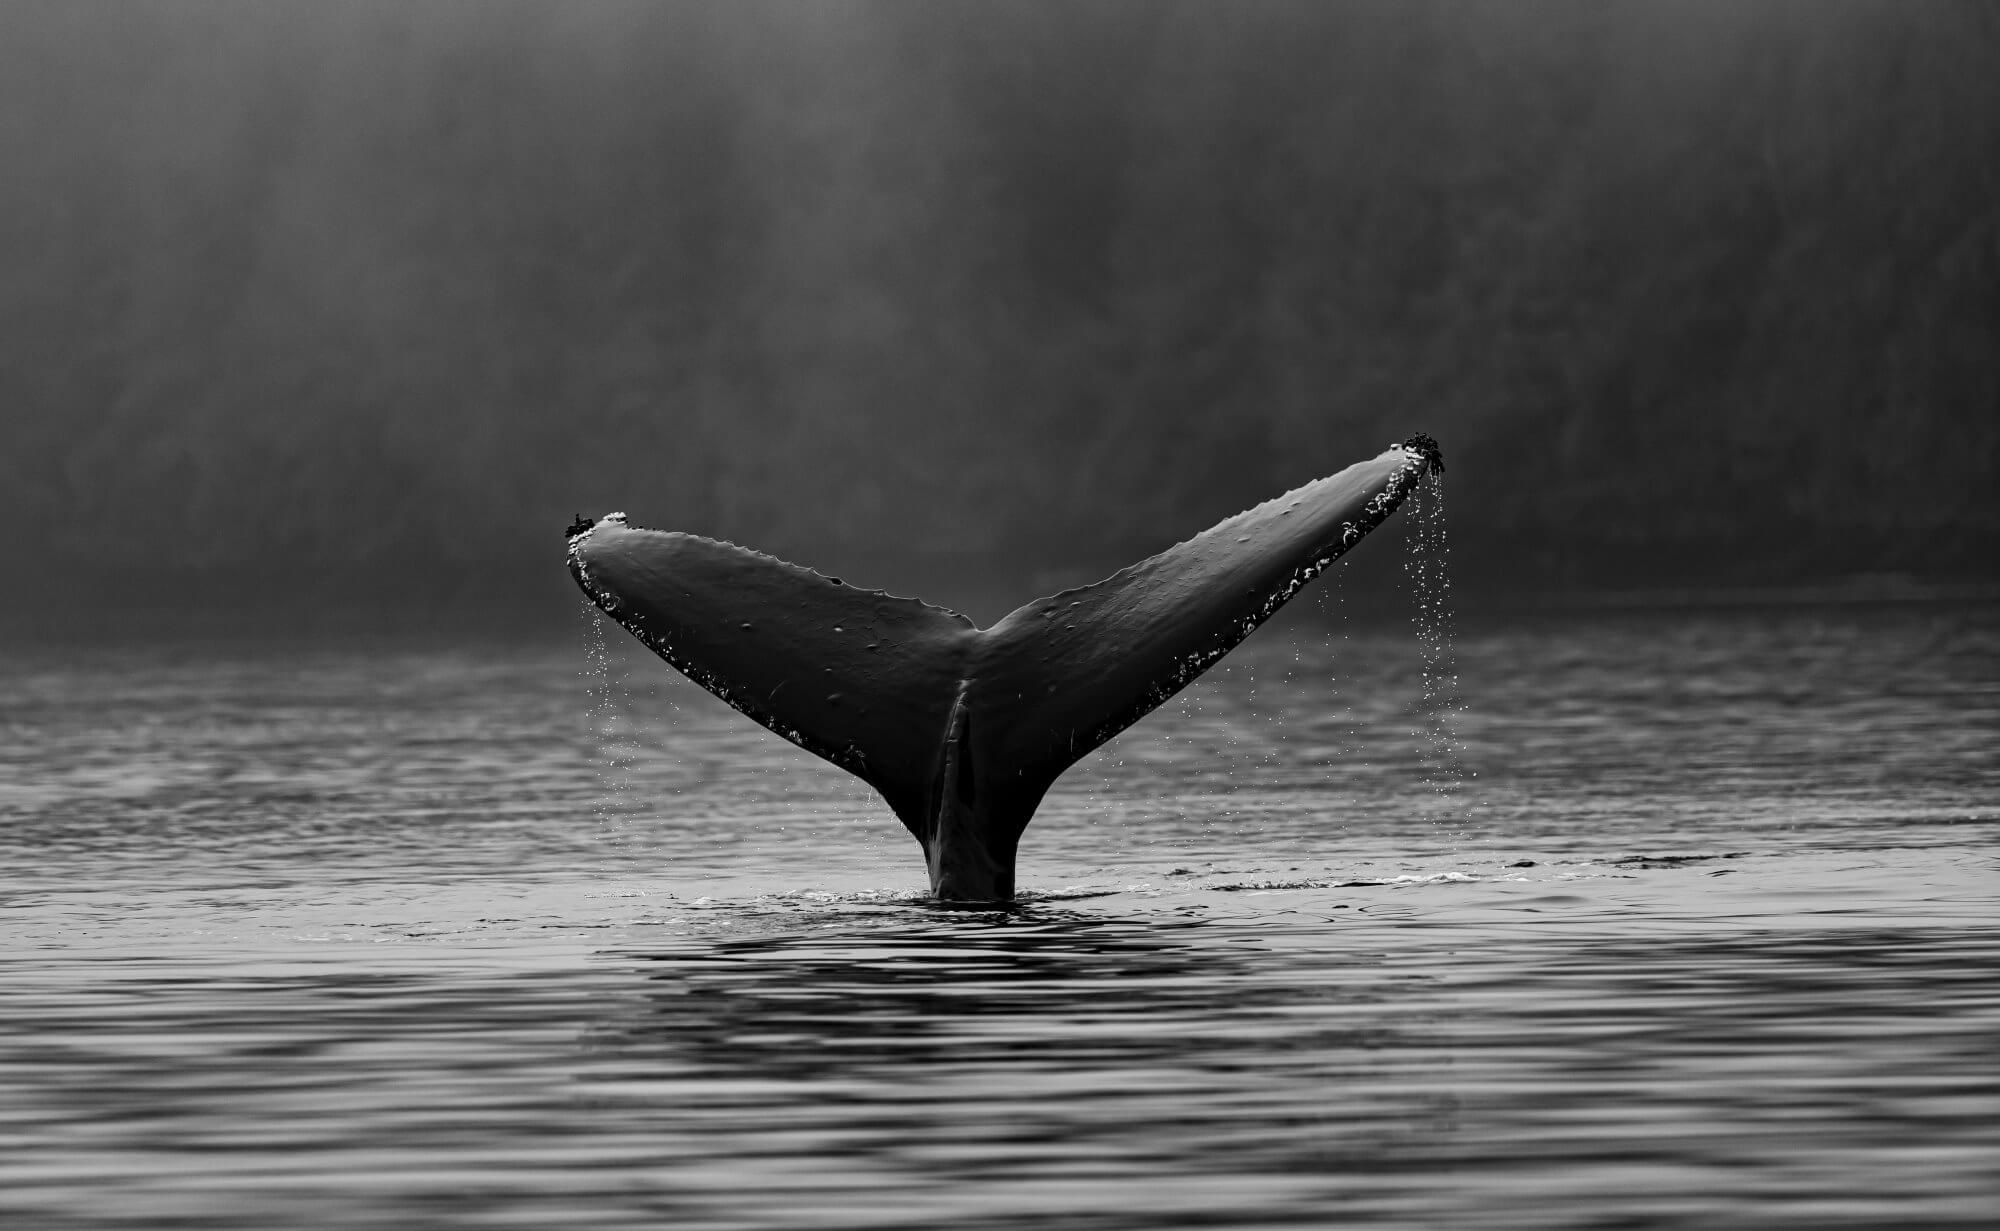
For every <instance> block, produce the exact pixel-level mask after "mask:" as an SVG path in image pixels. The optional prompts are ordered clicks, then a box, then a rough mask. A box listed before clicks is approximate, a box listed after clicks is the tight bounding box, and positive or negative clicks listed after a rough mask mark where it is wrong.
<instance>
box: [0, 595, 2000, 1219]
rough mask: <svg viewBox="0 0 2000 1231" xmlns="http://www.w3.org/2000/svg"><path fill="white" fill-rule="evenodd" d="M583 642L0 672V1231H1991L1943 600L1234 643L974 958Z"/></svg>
mask: <svg viewBox="0 0 2000 1231" xmlns="http://www.w3.org/2000/svg"><path fill="white" fill-rule="evenodd" d="M606 644H607V646H608V648H607V650H606V651H605V652H604V653H603V654H602V655H601V656H600V657H599V658H598V659H597V660H595V661H596V664H597V666H596V668H593V666H592V662H593V660H592V659H590V658H588V657H586V655H585V653H584V652H583V650H582V649H580V648H578V647H577V646H574V645H573V646H569V647H564V648H561V649H559V650H556V651H549V650H545V649H544V650H521V649H513V648H504V647H503V648H492V647H487V648H479V649H467V650H458V651H453V652H390V651H386V650H377V651H373V652H367V653H350V652H336V651H331V650H323V651H316V652H309V653H303V654H289V655H287V654H279V653H276V652H272V653H249V652H238V653H231V654H217V653H200V652H193V651H188V652H181V653H178V654H174V653H165V652H157V651H156V652H153V653H149V654H140V653H136V652H133V653H123V654H104V653H93V654H90V655H77V656H70V657H57V656H53V655H47V656H21V655H16V656H14V657H13V658H11V659H8V660H6V661H5V663H4V665H0V721H4V723H5V725H6V735H7V739H6V740H5V743H4V750H0V757H4V760H5V773H4V777H0V860H4V866H5V868H6V877H5V882H4V897H0V905H3V906H4V914H0V928H4V931H0V943H4V955H0V1225H4V1226H6V1227H9V1228H70V1227H120V1226H177V1227H201V1228H316V1227H384V1228H423V1227H503V1226H522V1227H537V1228H543V1227H564V1228H571V1227H575V1228H592V1227H606V1226H620V1227H625V1226H658V1227H674V1228H739V1227H743V1228H747V1227H770V1228H801V1227H905V1226H907V1227H934V1226H944V1225H949V1226H953V1227H959V1228H990V1227H1031V1226H1032V1227H1065V1228H1070V1227H1083V1228H1133V1229H1135V1231H1136V1229H1140V1228H1165V1227H1225V1226H1226V1227H1294V1226H1296V1227H1318V1226H1330V1225H1342V1226H1371V1225H1382V1226H1407V1227H1446V1226H1493V1227H1523V1228H1543V1227H1581V1226H1591V1227H1602V1226H1629V1227H1642V1226H1689V1227H1717V1226H1736V1227H1774V1226H1776V1227H1801V1228H1805V1227H1811V1228H1822V1227H1848V1226H1854V1227H1862V1226H1869V1227H1874V1226H1889V1225H1905V1226H1968V1227H1970V1226H1987V1225H1991V1223H1992V1220H1993V1218H1994V1216H1995V1214H1996V1211H2000V973H1996V972H2000V910H1996V890H2000V843H1996V838H2000V754H1996V739H1995V737H1996V734H1997V733H2000V617H1996V613H1995V612H1993V611H1992V610H1990V609H1970V610H1968V609H1953V610H1944V609H1928V608H1926V609H1902V610H1893V611H1872V612H1871V611H1817V612H1798V611H1793V612H1786V613H1777V614H1769V613H1744V614H1736V615H1726V616H1680V617H1671V618H1670V617H1665V616H1657V617H1620V618H1607V619H1599V620H1594V621H1582V620H1578V619H1563V620H1556V621H1550V622H1545V623H1542V624H1539V625H1533V626H1521V627H1513V628H1510V629H1506V630H1502V631H1488V632H1481V633H1474V634H1471V635H1465V636H1461V638H1460V639H1459V642H1458V645H1457V663H1456V666H1457V673H1458V684H1459V689H1458V691H1459V694H1460V695H1461V697H1462V710H1460V711H1459V712H1457V713H1456V714H1452V713H1445V714H1443V715H1441V716H1440V715H1438V714H1435V713H1432V714H1427V713H1426V712H1425V709H1426V707H1425V704H1424V702H1423V698H1424V697H1425V696H1426V694H1427V693H1428V694H1429V695H1431V696H1433V697H1438V698H1447V697H1448V696H1449V693H1450V690H1449V689H1448V688H1441V687H1439V680H1438V679H1433V680H1431V681H1430V683H1429V685H1428V686H1427V684H1426V681H1425V679H1424V678H1423V668H1424V666H1425V659H1424V658H1423V656H1422V655H1420V654H1419V653H1418V651H1417V648H1416V646H1415V645H1414V643H1413V642H1412V640H1411V638H1410V636H1409V635H1408V634H1407V633H1367V632H1362V631H1359V630H1355V631H1350V632H1348V633H1346V634H1344V635H1343V634H1341V633H1339V632H1337V631H1336V632H1335V633H1333V634H1330V635H1325V636H1322V635H1318V634H1311V633H1304V632H1297V631H1293V632H1286V631H1283V630H1275V629H1273V630H1266V632H1265V633H1260V634H1259V635H1258V637H1257V638H1253V639H1252V642H1251V643H1250V644H1248V645H1246V647H1245V648H1244V650H1242V651H1240V652H1239V654H1238V655H1236V656H1235V657H1233V658H1232V659H1230V660H1229V662H1230V665H1231V669H1230V670H1228V671H1227V672H1218V673H1217V674H1215V675H1213V676H1211V677H1210V679H1209V680H1208V681H1206V682H1205V683H1204V684H1202V685H1200V686H1198V687H1197V689H1195V690H1193V692H1192V693H1191V694H1189V695H1188V696H1187V697H1186V698H1185V700H1184V701H1183V702H1181V703H1176V704H1174V705H1171V706H1169V708H1168V709H1167V710H1165V711H1163V712H1161V713H1159V714H1156V715H1155V716H1154V717H1153V718H1151V719H1149V720H1148V721H1147V722H1146V723H1145V724H1142V725H1141V726H1140V727H1139V728H1136V729H1134V730H1133V731H1132V732H1130V733H1128V734H1127V735H1126V736H1125V737H1123V738H1121V739H1120V740H1118V741H1116V742H1114V744H1113V745H1111V746H1110V747H1108V748H1107V749H1105V750H1104V751H1103V752H1102V753H1101V754H1100V755H1098V756H1097V757H1095V758H1093V759H1092V760H1091V761H1090V762H1088V763H1086V764H1085V765H1083V766H1080V767H1079V768H1078V770H1077V771H1076V772H1075V773H1074V774H1073V775H1072V776H1071V778H1070V779H1068V780H1066V781H1065V783H1064V784H1063V785H1062V786H1061V787H1060V788H1059V789H1058V792H1057V793H1056V794H1055V795H1054V796H1052V797H1051V799H1050V800H1049V802H1048V804H1047V805H1046V806H1045V808H1044V810H1043V812H1042V814H1041V816H1040V817H1039V819H1038V820H1037V821H1036V823H1035V825H1034V826H1033V828H1031V829H1030V830H1029V833H1028V836H1027V839H1026V842H1025V845H1024V857H1023V861H1022V867H1021V879H1022V883H1023V884H1024V886H1026V888H1027V890H1028V892H1027V894H1026V895H1025V901H1024V902H1023V904H1022V905H1021V906H1020V907H1019V908H1018V909H1017V910H1015V911H1013V912H1011V913H1005V914H1002V913H962V912H948V911H941V910H938V909H934V908H932V907H929V906H927V905H925V904H924V902H923V901H922V900H921V893H920V891H921V889H922V866H921V862H920V860H919V858H918V852H917V848H916V846H915V844H914V843H913V842H911V841H910V840H909V839H908V838H907V837H906V836H905V835H904V834H903V832H902V830H901V829H900V828H899V827H898V826H897V825H896V824H895V823H894V822H893V821H892V820H890V819H888V818H887V817H886V815H884V814H882V813H881V812H880V810H879V809H877V808H876V807H875V806H874V805H873V804H872V802H871V800H870V799H869V797H868V796H867V795H866V793H865V791H863V790H861V789H860V788H858V787H857V786H852V785H850V784H849V783H848V782H847V781H846V780H844V779H843V778H841V777H840V776H839V775H837V774H836V773H835V772H834V771H831V770H826V769H823V768H822V767H820V766H819V765H818V763H817V762H814V761H812V760H811V759H810V758H807V757H805V756H804V755H803V754H800V753H796V752H794V751H793V750H791V749H790V748H789V747H787V746H786V745H783V744H781V743H779V742H778V741H777V740H776V739H775V738H774V737H770V736H768V735H765V734H764V733H762V732H761V731H758V730H757V729H755V728H752V727H749V726H748V725H747V724H745V723H743V722H742V721H741V720H740V719H737V718H736V716H735V715H733V714H730V713H729V712H727V711H725V710H723V709H722V708H721V707H720V706H719V705H718V704H716V703H714V702H712V701H709V700H708V699H707V698H706V697H704V696H702V695H701V694H698V693H692V692H691V691H690V690H689V689H688V688H686V687H685V686H684V685H681V684H680V683H679V682H678V681H677V680H676V679H674V678H673V677H670V676H669V674H668V673H667V671H666V669H665V668H664V667H663V666H661V665H659V664H658V663H656V662H654V661H653V660H652V659H650V657H648V656H645V655H644V652H643V651H641V650H638V649H637V647H632V648H631V650H630V651H629V652H628V650H627V642H626V641H625V640H624V639H623V638H622V635H618V636H614V638H613V639H611V640H609V641H608V642H607V643H606ZM1449 666H1450V664H1449V663H1448V662H1444V663H1443V664H1442V666H1441V667H1440V670H1448V668H1449ZM594 671H599V672H601V673H598V674H595V675H594V674H593V672H594ZM1445 682H1446V683H1448V680H1446V681H1445ZM607 765H609V766H611V767H612V768H611V769H610V770H609V771H608V772H607V770H606V766H607Z"/></svg>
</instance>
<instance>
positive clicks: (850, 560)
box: [0, 0, 2000, 632]
mask: <svg viewBox="0 0 2000 1231" xmlns="http://www.w3.org/2000/svg"><path fill="white" fill-rule="evenodd" d="M1997 425H2000V8H1996V7H1995V6H1993V5H1991V4H1988V3H1984V2H1982V0H1964V2H1962V3H1950V2H1945V0H1932V2H1923V3H1912V2H1908V0H1876V2H1841V0H1797V2H1793V3H1760V4H1740V3H1722V2H1719V0H1718V2H1699V0H1696V2H1682V3H1644V4H1640V3H1598V2H1595V0H1592V2H1583V0H1558V2H1543V0H1510V2H1508V3H1504V4H1503V3H1470V2H1466V3H1411V2H1407V0H1397V2H1394V3H1337V4H1336V3H1325V2H1319V0H1311V2H1305V3H1252V2H1246V0H1229V2H1228V3H1161V2H1154V0H1145V2H1138V0H1134V2H1129V3H1128V2H1108V3H1107V2H1088V0H1086V2H1071V3H1061V4H1057V3H951V2H930V3H812V4H765V3H743V2H731V3H720V2H717V3H696V4H662V3H610V2H593V3H572V4H555V3H520V2H508V0H481V2H478V3H471V2H464V3H453V2H442V0H431V2H428V3H422V4H409V3H404V2H401V0H396V2H390V0H383V2H380V3H373V2H367V3H364V2H356V0H344V2H341V3H306V2H297V3H275V2H271V0H257V2H246V3H215V2H201V0H177V2H172V3H159V2H145V0H120V2H117V3H78V2H66V3H26V2H19V3H6V4H4V5H0V514H4V521H0V524H4V526H5V527H6V531H5V533H4V535H0V551H4V553H5V559H4V561H0V563H4V565H5V568H6V575H7V577H8V578H9V581H8V583H7V585H5V586H4V587H0V622H4V624H5V626H6V627H8V628H11V629H14V630H17V631H29V632H33V631H37V630H39V631H42V632H62V631H74V630H76V629H79V628H92V629H100V628H128V629H139V630H143V629H145V628H147V627H152V626H155V625H157V626H162V627H164V626H167V625H171V624H175V623H176V622H179V623H180V624H182V625H185V624H187V623H189V622H194V623H196V624H199V623H201V622H203V621H209V620H224V619H247V620H250V621H252V622H253V623H254V622H255V621H259V620H269V621H273V622H277V621H284V622H290V623H294V624H296V623H297V622H299V621H307V622H312V621H327V620H333V619H336V618H344V617H345V616H347V615H352V614H353V613H363V614H364V615H367V616H368V617H369V618H374V619H379V620H384V621H387V622H389V623H391V624H394V623H397V622H402V621H409V622H414V623H423V622H425V621H439V620H450V621H471V622H474V623H481V624H492V625H495V626H499V625H519V626H537V627H539V626H555V625H556V624H557V623H558V622H560V621H562V620H564V619H573V618H574V617H573V615H572V614H571V613H572V611H573V609H574V606H575V593H574V589H573V587H572V585H571V583H570V581H569V579H568V577H567V575H566V573H565V571H564V569H563V567H562V556H561V547H562V537H561V532H562V529H563V527H564V525H565V524H566V523H567V522H568V521H569V519H570V518H571V516H572V515H573V514H576V513H579V512H581V513H585V514H589V515H596V514H600V513H603V512H606V511H608V510H612V509H622V510H625V511H626V512H628V513H629V514H630V515H631V516H632V518H633V520H634V521H636V522H639V523H641V524H645V525H650V526H656V527H661V528H672V529H686V530H692V531H697V532H700V533H704V534H710V535H716V536H719V537H723V538H728V539H733V540H736V541H739V542H743V543H747V544H750V545H753V546H756V547H758V548H761V549H764V550H767V551H771V552H773V553H775V554H778V555H782V556H785V557H787V558H791V559H795V560H798V561H800V562H802V563H806V564H810V565H813V566H815V567H818V568H820V569H821V571H823V572H828V573H839V574H843V575H846V576H848V577H849V579H850V580H854V581H858V582H861V583H863V584H872V585H886V586H887V587H888V588H889V589H891V590H894V591H896V592H899V593H912V592H915V593H920V594H923V595H925V596H926V597H933V598H938V599H943V600H947V601H952V600H956V601H960V602H963V603H965V604H966V605H967V606H968V607H969V608H971V609H973V610H974V614H976V615H982V616H990V615H992V614H996V613H997V611H999V610H1005V609H1006V607H1008V606H1011V605H1012V601H1020V600H1025V599H1026V598H1028V597H1030V596H1031V595H1032V594H1033V593H1035V592H1036V591H1037V590H1039V589H1047V588H1054V587H1056V586H1059V585H1063V584H1073V583H1075V582H1078V581H1082V580H1088V579H1089V578H1091V577H1093V576H1096V575H1100V574H1102V573H1104V572H1106V571H1109V570H1110V569H1111V568H1114V567H1117V566H1119V565H1122V564H1125V563H1129V562H1130V561H1131V560H1133V559H1136V558H1138V557H1140V556H1142V555H1145V554H1149V553H1150V552H1152V551H1155V550H1158V549H1160V548H1162V547H1164V546H1166V545H1168V544H1170V543H1172V542H1174V541H1176V540H1177V539H1180V538H1182V537H1185V536H1186V535H1187V534H1189V533H1192V532H1194V531H1196V530H1199V529H1201V528H1203V527H1205V526H1207V525H1208V524H1210V523H1211V522H1213V521H1214V520H1216V519H1217V518H1219V517H1222V516H1224V515H1227V514H1229V513H1232V512H1235V511H1237V510H1238V509H1240V508H1243V507H1245V506H1247V505H1249V504H1251V503H1254V502H1256V501H1259V500H1262V499H1264V498H1266V497H1269V496H1271V495H1275V494H1277V493H1278V492H1280V491H1283V490H1284V489H1286V488H1288V487H1291V486H1293V485H1295V484H1297V483H1299V482H1302V481H1304V480H1307V479H1310V478H1313V477H1316V476H1319V475H1321V474H1325V473H1329V472H1331V471H1332V470H1335V469H1338V468H1339V467H1341V466H1344V465H1346V464H1348V463H1350V462H1353V461H1356V460H1360V459H1362V458H1364V457H1367V456H1371V455H1373V454H1374V453H1376V452H1378V451H1379V450H1380V449H1382V448H1383V447H1385V446H1386V445H1387V444H1389V443H1390V442H1392V441H1395V440H1400V439H1402V438H1403V437H1405V436H1407V435H1409V434H1410V433H1411V432H1414V431H1418V430H1423V431H1428V432H1430V433H1432V434H1434V435H1435V436H1437V437H1438V438H1439V440H1440V441H1441V442H1442V443H1443V445H1444V449H1445V456H1446V459H1447V463H1448V467H1449V473H1448V490H1449V493H1450V496H1449V502H1450V518H1451V535H1452V551H1453V567H1454V573H1455V576H1456V577H1457V578H1458V579H1459V580H1460V582H1461V592H1465V591H1466V590H1470V591H1471V592H1473V593H1486V594H1495V595H1505V594H1520V593H1577V592H1585V593H1588V592H1592V591H1602V590H1604V589H1607V588H1620V587H1623V588H1631V587H1652V588H1657V587H1728V586H1744V585H1757V586H1770V585H1779V584H1796V585H1827V584H1848V583H1851V582H1852V580H1853V579H1855V578H1857V577H1861V578H1866V577H1869V576H1878V577H1879V575H1882V574H1899V575H1903V576H1905V577H1908V578H1911V579H1914V580H1916V581H1918V582H1926V583H1951V584H1961V585H1962V584H1966V583H1973V584H1979V583H1987V582H1990V581H1991V580H1992V579H1993V576H1994V572H1995V568H1994V563H1993V562H1994V561H1995V560H1996V559H2000V500H1996V483H1995V477H1996V476H1995V440H1996V426H1997ZM1383 571H1385V572H1387V571H1393V570H1391V569H1388V568H1386V567H1385V569H1384V570H1383ZM989 594H990V595H1004V596H1005V599H1006V600H1012V601H1004V600H1003V601H997V602H987V601H985V600H984V599H983V598H982V597H981V596H985V595H989ZM975 600H977V601H975ZM982 604H983V605H982Z"/></svg>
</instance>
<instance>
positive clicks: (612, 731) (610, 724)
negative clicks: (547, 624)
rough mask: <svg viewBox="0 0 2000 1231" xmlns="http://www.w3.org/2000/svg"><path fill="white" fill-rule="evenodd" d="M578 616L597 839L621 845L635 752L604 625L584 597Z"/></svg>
mask: <svg viewBox="0 0 2000 1231" xmlns="http://www.w3.org/2000/svg"><path fill="white" fill-rule="evenodd" d="M577 611H578V618H579V619H580V620H581V621H582V623H583V651H584V666H583V672H582V674H583V684H584V693H585V697H586V699H587V700H586V709H585V721H586V723H587V725H588V729H589V731H590V736H591V739H592V740H593V741H594V743H595V744H596V755H595V756H594V757H593V758H592V759H593V761H594V762H595V763H596V765H597V777H598V782H599V785H600V786H601V787H602V790H601V791H600V792H599V794H598V803H597V807H596V813H597V822H598V832H599V836H600V837H601V838H602V839H603V840H604V841H605V842H607V843H609V844H610V845H612V846H614V847H616V846H619V845H621V844H622V840H623V838H624V836H625V834H624V828H625V823H626V821H627V820H628V819H629V817H630V814H631V807H630V805H631V803H632V800H631V794H630V793H631V789H632V781H631V779H632V775H631V767H632V759H633V754H634V748H633V746H632V744H631V742H630V740H629V738H628V737H629V734H630V733H629V732H628V731H627V730H626V729H625V728H626V727H628V726H629V725H630V723H631V718H630V715H629V713H627V712H626V711H628V710H629V709H630V706H629V705H623V704H620V702H621V701H623V700H629V698H626V697H623V696H622V695H621V694H622V693H623V692H624V680H623V678H622V676H621V675H618V674H615V673H614V672H613V670H612V663H611V645H610V642H609V641H608V639H607V638H606V636H605V627H604V626H605V621H604V619H603V618H602V617H601V616H600V614H599V613H598V610H597V607H596V605H595V604H593V603H592V602H591V601H590V600H589V599H587V598H579V599H578V600H577Z"/></svg>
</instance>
